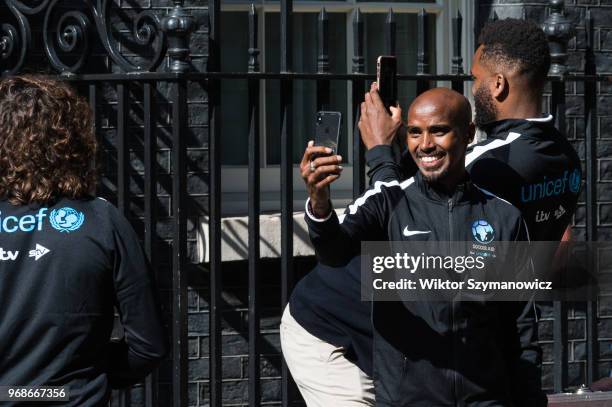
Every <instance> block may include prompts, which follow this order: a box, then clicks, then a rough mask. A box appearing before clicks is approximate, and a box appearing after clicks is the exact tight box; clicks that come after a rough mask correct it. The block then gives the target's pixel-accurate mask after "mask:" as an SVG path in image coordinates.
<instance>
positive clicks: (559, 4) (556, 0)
mask: <svg viewBox="0 0 612 407" xmlns="http://www.w3.org/2000/svg"><path fill="white" fill-rule="evenodd" d="M564 3H565V2H564V1H563V0H550V2H549V7H550V14H549V16H548V18H546V21H544V23H543V24H542V30H544V33H545V34H546V36H547V37H548V44H549V46H550V59H551V65H550V71H549V72H548V73H549V74H550V75H555V76H562V75H564V74H565V73H566V72H567V65H566V63H567V58H568V55H567V44H568V42H569V40H570V39H571V38H572V37H573V36H574V35H575V30H574V26H573V24H572V22H571V21H570V19H568V18H567V17H566V16H565V13H564V11H563V8H564Z"/></svg>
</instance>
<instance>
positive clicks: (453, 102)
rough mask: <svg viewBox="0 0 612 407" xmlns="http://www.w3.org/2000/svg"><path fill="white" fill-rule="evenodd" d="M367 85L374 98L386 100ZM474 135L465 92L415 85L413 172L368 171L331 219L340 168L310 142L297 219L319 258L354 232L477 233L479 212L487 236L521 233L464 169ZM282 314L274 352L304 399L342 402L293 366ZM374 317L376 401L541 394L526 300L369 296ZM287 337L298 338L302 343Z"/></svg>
mask: <svg viewBox="0 0 612 407" xmlns="http://www.w3.org/2000/svg"><path fill="white" fill-rule="evenodd" d="M372 96H373V97H374V102H375V103H374V104H373V105H371V108H374V109H379V108H380V109H384V107H383V106H382V103H380V100H379V99H377V95H376V94H374V95H372ZM473 135H474V126H473V124H472V123H471V110H470V106H469V103H468V101H467V99H466V98H465V97H464V96H462V95H460V94H458V93H456V92H454V91H452V90H449V89H443V88H439V89H433V90H430V91H428V92H425V93H423V94H422V95H420V96H419V97H418V98H416V99H415V100H414V102H413V103H412V105H411V106H410V113H409V121H408V132H407V137H406V143H407V145H408V150H409V152H410V154H411V155H412V157H413V159H414V160H415V162H416V164H417V166H418V168H419V171H418V173H417V174H416V175H415V176H414V177H412V178H409V179H408V180H406V181H404V182H401V183H400V182H399V181H397V180H394V181H391V182H377V183H376V184H375V185H374V188H373V189H370V190H369V191H367V192H366V193H365V194H364V195H363V196H362V197H360V198H359V199H357V200H356V201H355V202H354V203H353V204H351V205H349V207H348V208H347V210H346V211H345V213H344V215H343V216H342V217H340V218H339V217H338V216H336V213H335V212H334V211H333V210H332V205H331V200H330V189H329V188H328V186H329V184H331V183H332V182H333V181H335V180H336V179H337V178H338V177H339V176H340V174H341V172H342V168H341V166H340V165H339V163H340V159H339V158H338V156H330V157H319V158H316V159H313V154H321V153H322V154H325V153H326V151H325V148H324V147H317V146H313V145H312V144H310V145H309V146H308V147H307V149H306V152H305V153H304V157H303V160H302V163H301V171H302V177H303V179H304V182H305V184H306V186H307V190H308V195H309V199H308V201H307V203H306V221H307V224H308V229H309V233H310V238H311V241H312V243H313V245H314V246H315V251H316V254H317V256H318V258H319V260H320V261H321V263H323V264H326V265H330V266H336V267H337V266H343V265H346V264H347V263H348V262H349V261H351V259H352V258H353V257H354V256H355V255H357V254H359V253H360V250H361V242H362V241H373V240H378V241H424V240H425V241H477V242H478V241H480V240H479V239H482V237H481V236H479V235H478V234H475V232H474V231H473V230H472V229H473V227H472V226H473V225H474V224H475V223H476V222H478V224H480V225H482V227H486V228H487V238H490V239H491V240H493V239H495V240H496V241H520V240H527V239H528V237H527V236H528V232H527V228H526V226H525V223H524V221H523V219H522V218H521V216H520V211H519V210H518V209H517V208H516V207H514V206H513V205H511V204H509V203H508V202H507V201H505V200H503V199H500V198H498V197H497V196H495V195H493V194H491V193H489V192H487V191H486V190H483V189H481V188H480V187H478V186H477V185H476V184H475V183H473V182H472V180H471V179H470V176H469V174H468V172H467V171H466V169H465V159H466V155H465V154H466V149H467V146H468V144H469V143H470V141H471V140H472V138H473ZM327 153H328V152H327ZM406 231H408V233H407V232H406ZM410 231H420V232H422V233H409V232H410ZM489 234H490V236H489ZM339 272H341V271H339ZM292 310H293V309H292ZM459 316H460V317H459ZM283 318H284V319H283V324H284V325H285V328H284V330H285V332H286V333H285V336H284V337H283V338H282V344H283V351H284V353H285V358H286V360H287V363H288V366H289V368H290V369H291V372H292V374H294V377H295V379H296V382H297V383H298V386H299V387H300V390H302V394H303V395H304V396H305V399H306V401H307V404H308V405H309V406H311V405H314V406H319V405H321V406H327V405H349V404H343V403H342V402H341V401H338V400H333V399H332V398H329V396H328V397H327V398H325V397H318V396H319V395H318V394H314V396H315V397H313V386H311V383H312V380H313V379H312V377H313V376H314V375H313V374H312V372H311V374H308V373H309V372H307V371H304V369H302V366H301V360H302V358H301V357H300V353H302V354H303V353H304V350H303V349H307V348H308V347H309V345H308V344H307V343H306V342H304V341H303V336H302V335H299V334H298V329H299V326H296V325H295V323H294V322H293V321H292V320H291V317H290V314H288V315H286V316H284V317H283ZM372 322H373V325H374V382H375V392H376V405H377V406H389V407H391V406H393V407H403V406H406V407H408V406H410V407H421V406H422V407H424V406H434V405H435V406H447V405H453V406H454V405H464V406H470V407H476V406H478V407H480V406H489V407H490V406H519V405H520V406H542V405H545V404H546V397H545V396H544V394H543V393H542V391H541V388H540V379H539V372H540V370H539V365H538V364H539V360H540V351H539V348H538V347H537V345H536V343H535V314H534V309H533V306H532V304H525V303H465V302H456V301H453V302H443V301H438V302H414V301H412V302H375V303H374V308H373V314H372ZM292 341H301V342H300V345H301V346H300V347H299V349H302V351H300V352H298V350H297V348H296V347H292V346H291V343H292ZM292 349H293V350H292ZM310 359H311V358H310ZM310 359H308V360H310ZM306 362H307V361H306V360H304V363H306ZM310 365H312V363H310ZM318 372H320V373H319V374H317V375H316V380H317V381H318V382H321V383H328V386H332V385H333V386H334V387H332V388H335V387H336V386H337V383H336V382H333V381H331V380H330V375H331V374H332V373H334V372H332V369H328V370H327V371H326V370H325V369H319V370H318ZM321 392H325V388H324V387H323V389H322V390H321ZM332 396H333V395H332ZM310 400H314V401H312V402H309V401H310ZM332 400H333V401H335V403H334V402H333V401H332Z"/></svg>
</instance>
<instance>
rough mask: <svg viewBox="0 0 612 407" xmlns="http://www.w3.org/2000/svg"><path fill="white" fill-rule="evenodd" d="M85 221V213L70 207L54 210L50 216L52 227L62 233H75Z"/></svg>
mask: <svg viewBox="0 0 612 407" xmlns="http://www.w3.org/2000/svg"><path fill="white" fill-rule="evenodd" d="M84 221H85V215H84V214H83V212H79V211H76V210H74V209H72V208H68V207H65V208H61V209H54V210H52V211H51V213H50V214H49V222H51V226H53V227H54V228H55V229H57V230H59V231H60V232H66V233H70V232H73V231H75V230H77V229H78V228H80V227H81V225H82V224H83V222H84Z"/></svg>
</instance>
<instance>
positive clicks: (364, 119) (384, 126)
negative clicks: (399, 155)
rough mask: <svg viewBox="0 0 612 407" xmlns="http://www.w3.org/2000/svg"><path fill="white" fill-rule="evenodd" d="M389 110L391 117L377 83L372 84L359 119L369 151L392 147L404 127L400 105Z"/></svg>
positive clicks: (360, 128)
mask: <svg viewBox="0 0 612 407" xmlns="http://www.w3.org/2000/svg"><path fill="white" fill-rule="evenodd" d="M389 109H390V110H391V115H389V112H388V111H387V109H386V108H385V105H384V103H383V101H382V99H381V98H380V95H379V94H378V87H377V85H376V82H374V83H372V86H371V87H370V91H369V92H367V93H366V94H365V101H364V102H362V103H361V116H360V118H359V131H360V133H361V140H362V141H363V144H364V145H365V146H366V148H367V149H368V150H369V149H371V148H372V147H375V146H378V145H381V144H386V145H391V144H392V143H393V139H394V138H395V136H396V134H397V131H398V129H399V128H400V127H401V126H402V124H403V123H402V109H401V108H400V107H399V105H397V106H390V107H389Z"/></svg>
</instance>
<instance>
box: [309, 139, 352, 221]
mask: <svg viewBox="0 0 612 407" xmlns="http://www.w3.org/2000/svg"><path fill="white" fill-rule="evenodd" d="M332 152H333V150H332V149H331V148H329V147H323V146H315V145H314V141H309V142H308V146H307V147H306V151H305V152H304V156H303V157H302V162H301V163H300V171H301V173H302V179H304V183H305V184H306V189H307V191H308V196H309V197H310V209H311V211H312V214H313V215H315V216H316V217H317V218H325V217H326V216H327V215H329V213H330V212H331V204H330V199H329V198H330V192H329V185H330V184H331V183H332V182H334V181H335V180H337V179H338V178H340V174H341V173H342V166H341V165H340V163H341V162H342V157H341V156H339V155H330V154H331V153H332Z"/></svg>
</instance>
